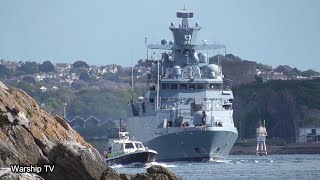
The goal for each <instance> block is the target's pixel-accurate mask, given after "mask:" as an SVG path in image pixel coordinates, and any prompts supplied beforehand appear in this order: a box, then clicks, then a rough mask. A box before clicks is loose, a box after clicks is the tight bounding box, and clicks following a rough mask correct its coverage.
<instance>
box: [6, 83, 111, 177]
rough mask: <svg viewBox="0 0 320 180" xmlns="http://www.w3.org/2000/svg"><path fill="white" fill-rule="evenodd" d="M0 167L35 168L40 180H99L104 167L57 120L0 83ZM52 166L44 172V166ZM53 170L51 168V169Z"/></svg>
mask: <svg viewBox="0 0 320 180" xmlns="http://www.w3.org/2000/svg"><path fill="white" fill-rule="evenodd" d="M0 157H1V158H0V167H2V168H4V167H5V168H9V167H10V165H12V164H18V165H20V166H31V165H37V166H39V167H42V171H41V172H38V175H40V176H41V177H43V178H44V179H59V180H65V179H66V180H67V179H80V180H81V179H100V177H101V174H102V172H103V171H104V170H105V169H106V165H105V163H104V161H103V159H102V157H101V156H100V154H99V153H98V152H97V150H96V149H94V148H93V147H92V146H91V145H90V144H88V143H87V142H85V141H84V139H83V138H82V137H81V136H80V135H79V134H78V133H77V132H76V131H74V130H73V129H72V128H71V127H70V126H69V125H68V123H66V122H65V121H64V120H63V119H62V118H60V117H52V116H51V115H49V114H47V113H46V112H45V111H43V110H42V109H40V108H39V106H38V105H37V103H36V102H35V101H34V100H33V99H32V98H31V97H30V96H29V95H27V94H26V93H25V92H24V91H22V90H20V89H15V88H9V89H8V88H7V87H5V85H4V84H2V83H0ZM46 164H48V165H54V170H53V172H45V170H44V169H45V168H43V167H44V165H46ZM52 167H53V166H52Z"/></svg>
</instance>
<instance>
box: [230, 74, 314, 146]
mask: <svg viewBox="0 0 320 180" xmlns="http://www.w3.org/2000/svg"><path fill="white" fill-rule="evenodd" d="M233 92H234V96H235V101H234V119H235V124H236V126H237V127H238V131H239V132H241V137H242V138H249V137H255V128H256V126H257V125H258V122H259V120H266V125H267V128H268V132H269V136H270V137H281V138H285V139H286V141H287V142H291V141H292V138H293V137H295V133H296V132H295V130H296V128H299V127H302V126H303V125H308V124H311V123H314V118H313V117H311V116H309V115H308V114H307V111H308V110H311V109H317V110H320V80H319V79H318V80H316V79H315V80H305V81H302V80H290V81H281V80H276V81H268V82H266V83H261V82H260V81H259V82H254V83H251V84H247V85H242V86H239V87H237V88H234V89H233ZM240 127H241V129H240ZM239 135H240V134H239Z"/></svg>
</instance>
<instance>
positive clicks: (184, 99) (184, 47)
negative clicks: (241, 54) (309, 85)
mask: <svg viewBox="0 0 320 180" xmlns="http://www.w3.org/2000/svg"><path fill="white" fill-rule="evenodd" d="M192 17H193V12H192V11H188V10H186V9H183V10H178V11H177V18H181V19H182V23H181V24H180V25H178V26H175V25H174V24H173V23H171V26H170V27H169V29H170V30H171V31H172V34H173V39H174V41H173V42H170V43H166V42H164V41H162V43H161V44H148V45H147V48H148V49H150V50H154V49H156V50H160V51H162V52H163V53H161V54H162V55H161V58H159V60H155V61H153V64H152V68H151V74H150V76H149V83H148V84H149V86H148V88H149V89H148V90H147V91H146V93H145V94H144V97H139V100H137V101H133V100H131V101H130V102H129V103H128V110H129V111H128V119H127V122H126V123H127V130H128V131H129V132H130V134H131V135H132V136H133V137H134V139H137V140H139V141H142V142H143V143H144V144H145V145H146V146H148V147H149V148H151V149H154V150H156V151H157V152H158V160H159V161H203V160H211V159H225V158H226V157H227V156H228V155H229V152H230V150H231V148H232V147H233V145H234V143H235V141H236V139H237V137H238V131H237V129H236V127H235V126H234V122H233V110H232V101H233V93H232V90H231V89H230V88H229V87H227V86H225V85H224V76H223V74H222V68H221V66H220V65H219V63H218V64H210V63H209V62H208V58H207V57H206V55H205V53H200V51H203V50H204V51H208V50H217V49H225V46H224V45H222V44H216V43H215V44H207V43H203V44H196V36H197V33H198V31H199V30H200V29H201V27H200V26H199V25H198V23H196V25H195V26H194V27H189V23H188V19H189V18H192Z"/></svg>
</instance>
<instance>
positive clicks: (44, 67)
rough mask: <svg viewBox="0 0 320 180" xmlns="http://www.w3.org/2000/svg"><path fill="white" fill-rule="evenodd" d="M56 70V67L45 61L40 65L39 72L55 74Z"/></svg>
mask: <svg viewBox="0 0 320 180" xmlns="http://www.w3.org/2000/svg"><path fill="white" fill-rule="evenodd" d="M54 70H55V67H54V65H53V64H52V63H51V62H50V61H45V62H43V63H42V64H39V71H41V72H46V73H48V72H53V71H54Z"/></svg>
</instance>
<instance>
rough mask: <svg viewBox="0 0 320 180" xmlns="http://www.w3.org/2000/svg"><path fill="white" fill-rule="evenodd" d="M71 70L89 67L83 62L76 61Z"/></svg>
mask: <svg viewBox="0 0 320 180" xmlns="http://www.w3.org/2000/svg"><path fill="white" fill-rule="evenodd" d="M72 67H73V68H87V69H89V65H88V64H87V63H86V62H84V61H76V62H74V63H73V64H72Z"/></svg>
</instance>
